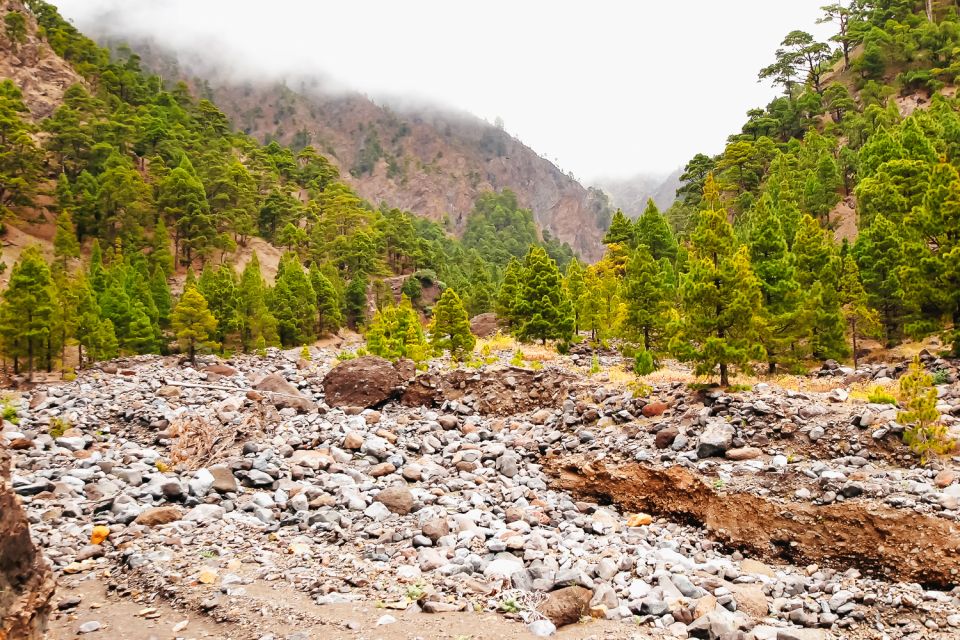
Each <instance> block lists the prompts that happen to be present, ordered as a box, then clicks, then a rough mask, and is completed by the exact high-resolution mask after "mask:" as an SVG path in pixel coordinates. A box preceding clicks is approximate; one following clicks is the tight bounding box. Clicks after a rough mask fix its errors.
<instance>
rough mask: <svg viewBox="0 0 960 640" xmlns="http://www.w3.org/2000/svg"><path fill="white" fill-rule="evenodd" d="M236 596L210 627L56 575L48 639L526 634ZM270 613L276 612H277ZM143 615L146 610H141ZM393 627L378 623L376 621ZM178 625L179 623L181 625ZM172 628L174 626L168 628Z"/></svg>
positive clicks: (411, 615) (607, 628)
mask: <svg viewBox="0 0 960 640" xmlns="http://www.w3.org/2000/svg"><path fill="white" fill-rule="evenodd" d="M244 591H245V593H244V595H242V596H237V597H232V598H231V600H232V601H233V600H236V601H239V602H238V604H240V605H241V607H242V608H243V609H244V610H245V612H246V613H245V615H244V616H242V619H241V620H239V621H237V622H216V621H215V620H213V619H212V618H211V617H209V616H207V615H204V614H201V613H197V612H191V611H183V610H179V609H176V608H174V607H173V606H171V605H170V604H169V603H168V602H167V601H166V600H164V599H163V598H162V597H153V596H151V595H150V594H132V595H130V596H125V597H120V596H117V595H115V594H112V593H108V592H107V589H106V587H105V586H104V584H103V582H101V581H98V580H97V579H96V578H95V577H94V578H92V579H88V580H82V581H81V580H70V579H69V578H64V579H63V581H62V583H61V585H60V589H59V590H58V593H57V596H56V600H57V601H59V600H63V599H66V598H70V597H74V596H79V597H80V598H81V602H80V604H79V606H77V607H76V608H75V609H72V610H70V611H67V612H55V613H54V615H53V616H52V617H51V621H50V629H49V632H48V634H47V638H48V640H73V639H74V638H77V637H82V638H89V639H90V640H96V639H98V638H110V639H111V640H112V639H114V638H117V639H119V638H123V639H124V640H168V639H173V638H183V639H192V638H224V639H227V638H229V639H230V640H248V639H250V640H256V639H259V638H261V637H263V636H265V635H267V634H273V635H274V636H275V637H276V638H277V640H280V639H283V638H289V639H291V640H293V639H295V640H320V639H323V640H410V639H413V638H430V639H433V638H438V639H441V638H449V639H451V640H502V639H503V638H530V637H533V636H532V635H531V634H530V633H529V632H528V631H527V629H526V627H525V626H524V625H523V624H522V623H520V622H514V621H511V620H508V619H506V618H504V617H503V616H501V615H498V614H494V613H467V612H460V613H442V614H425V613H420V612H417V611H415V610H414V609H407V610H405V611H395V610H388V609H383V608H378V607H377V606H376V605H375V604H374V603H367V602H360V603H351V604H331V605H323V606H320V605H317V604H314V603H313V601H311V600H310V598H309V597H308V596H306V595H305V594H303V593H301V592H299V591H294V590H292V589H288V588H286V587H280V588H274V585H271V584H269V583H266V582H260V581H258V582H255V583H254V584H251V585H247V586H246V587H245V589H244ZM278 608H281V609H283V610H284V612H283V613H279V612H278ZM145 612H146V613H145ZM386 615H389V616H392V617H393V618H395V619H396V622H393V623H391V624H387V625H378V624H377V622H378V620H380V619H381V618H382V617H383V616H386ZM93 621H95V622H99V623H100V625H101V626H100V628H99V630H97V631H95V632H92V633H87V634H83V635H79V636H78V629H79V628H80V626H81V625H82V624H84V623H88V622H93ZM184 621H186V623H187V624H186V626H178V625H182V624H183V622H184ZM174 629H177V630H176V631H175V630H174ZM553 637H554V638H558V639H560V640H575V639H579V638H586V637H594V638H604V639H606V640H620V639H623V640H626V639H627V638H631V639H636V640H642V639H643V638H646V637H647V636H645V635H638V634H637V633H636V628H635V627H631V626H629V625H625V624H623V623H622V622H613V621H601V620H591V621H587V622H584V623H582V624H575V625H571V626H568V627H563V628H561V629H560V630H559V632H558V633H557V635H555V636H553Z"/></svg>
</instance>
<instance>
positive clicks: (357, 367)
mask: <svg viewBox="0 0 960 640" xmlns="http://www.w3.org/2000/svg"><path fill="white" fill-rule="evenodd" d="M404 368H405V367H404ZM406 380H407V379H406V378H405V377H404V376H403V375H401V373H400V371H398V370H397V368H396V367H394V366H393V365H392V364H390V362H389V361H388V360H384V359H383V358H379V357H377V356H364V357H362V358H356V359H354V360H347V361H345V362H341V363H340V364H338V365H337V366H336V367H334V368H333V369H332V370H331V371H330V373H328V374H327V375H326V377H325V378H324V379H323V390H324V392H325V393H326V399H327V404H328V405H330V406H331V407H346V406H356V407H366V408H376V407H380V406H382V405H383V404H384V403H386V402H387V401H389V400H391V399H393V398H396V397H398V396H399V394H400V393H401V390H402V388H403V384H404V382H406Z"/></svg>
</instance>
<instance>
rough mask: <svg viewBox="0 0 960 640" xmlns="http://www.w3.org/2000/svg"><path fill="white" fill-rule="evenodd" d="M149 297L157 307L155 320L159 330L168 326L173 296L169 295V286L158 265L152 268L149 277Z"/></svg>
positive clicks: (161, 268)
mask: <svg viewBox="0 0 960 640" xmlns="http://www.w3.org/2000/svg"><path fill="white" fill-rule="evenodd" d="M150 295H151V297H152V298H153V302H154V304H155V305H156V306H157V320H158V322H159V325H160V327H161V328H163V327H168V326H170V311H171V310H172V309H173V296H171V295H170V286H169V285H168V284H167V278H166V275H165V273H164V271H163V267H161V266H160V265H159V264H158V265H157V266H155V267H154V268H153V275H151V276H150Z"/></svg>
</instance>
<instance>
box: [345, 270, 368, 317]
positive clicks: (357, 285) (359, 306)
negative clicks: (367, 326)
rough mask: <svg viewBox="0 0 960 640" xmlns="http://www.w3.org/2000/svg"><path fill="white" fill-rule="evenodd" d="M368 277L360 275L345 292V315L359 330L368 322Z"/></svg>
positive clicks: (356, 276)
mask: <svg viewBox="0 0 960 640" xmlns="http://www.w3.org/2000/svg"><path fill="white" fill-rule="evenodd" d="M367 284H368V282H367V275H366V274H365V273H358V274H357V275H355V276H354V277H353V279H352V280H351V281H350V284H349V285H347V290H346V291H345V292H344V301H343V307H344V315H346V317H347V322H348V323H349V324H350V326H352V327H353V328H357V327H359V326H360V325H362V324H364V323H365V322H366V321H367Z"/></svg>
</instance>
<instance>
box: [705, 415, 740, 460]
mask: <svg viewBox="0 0 960 640" xmlns="http://www.w3.org/2000/svg"><path fill="white" fill-rule="evenodd" d="M736 435H737V430H736V429H734V428H733V425H732V424H730V423H729V422H727V421H726V420H721V419H711V420H710V421H709V422H707V426H706V427H704V429H703V432H701V433H700V444H699V446H698V447H697V457H698V458H713V457H722V456H723V454H724V453H726V452H727V450H728V449H730V447H731V446H732V445H733V438H734V436H736Z"/></svg>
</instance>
